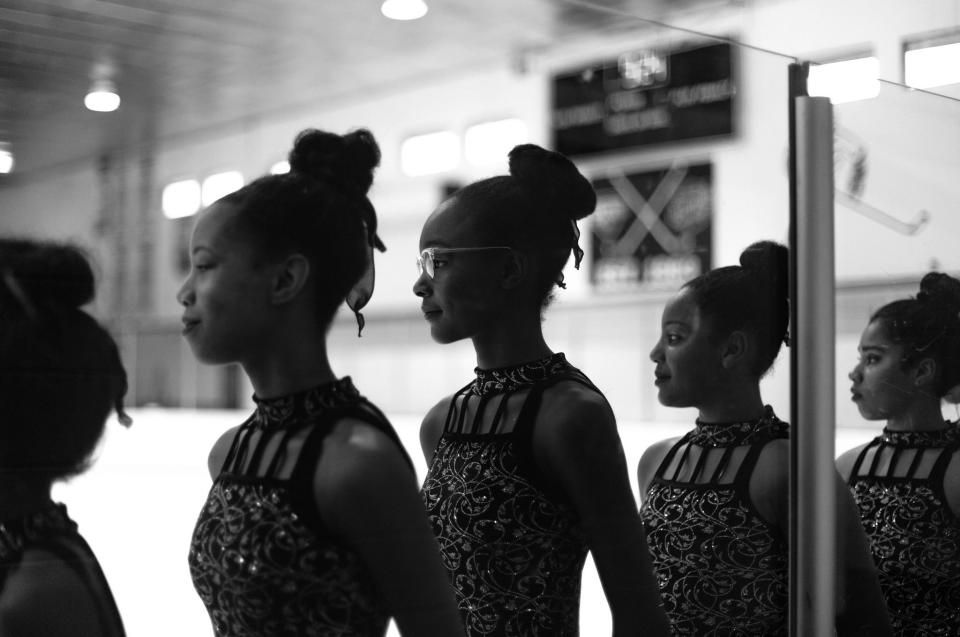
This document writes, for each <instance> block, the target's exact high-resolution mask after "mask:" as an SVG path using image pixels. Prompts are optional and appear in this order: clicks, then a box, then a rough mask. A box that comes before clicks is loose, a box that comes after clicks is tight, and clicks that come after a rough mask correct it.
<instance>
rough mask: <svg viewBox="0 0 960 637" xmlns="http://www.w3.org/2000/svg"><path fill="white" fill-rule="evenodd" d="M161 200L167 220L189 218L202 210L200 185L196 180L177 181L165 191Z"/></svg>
mask: <svg viewBox="0 0 960 637" xmlns="http://www.w3.org/2000/svg"><path fill="white" fill-rule="evenodd" d="M161 200H162V202H163V204H162V205H163V216H165V217H166V218H167V219H179V218H181V217H189V216H190V215H192V214H195V213H196V212H197V210H199V209H200V184H199V183H197V182H196V180H194V179H188V180H186V181H175V182H173V183H172V184H168V185H167V187H166V188H164V189H163V195H162V197H161Z"/></svg>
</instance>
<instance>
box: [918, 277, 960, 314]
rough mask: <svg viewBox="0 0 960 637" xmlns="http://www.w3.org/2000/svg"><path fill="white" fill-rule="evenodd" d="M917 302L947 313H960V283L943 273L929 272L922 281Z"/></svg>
mask: <svg viewBox="0 0 960 637" xmlns="http://www.w3.org/2000/svg"><path fill="white" fill-rule="evenodd" d="M917 300H918V301H919V302H921V303H924V304H927V305H932V306H934V308H936V309H942V310H944V311H947V312H951V313H957V312H960V281H958V280H957V279H955V278H953V277H952V276H950V275H948V274H944V273H943V272H928V273H927V274H925V275H924V277H923V279H921V280H920V292H918V293H917Z"/></svg>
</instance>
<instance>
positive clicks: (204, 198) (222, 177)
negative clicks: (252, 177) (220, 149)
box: [200, 170, 243, 206]
mask: <svg viewBox="0 0 960 637" xmlns="http://www.w3.org/2000/svg"><path fill="white" fill-rule="evenodd" d="M242 187H243V175H241V174H240V173H239V172H237V171H236V170H230V171H228V172H225V173H217V174H216V175H210V176H209V177H207V178H206V179H204V180H203V186H202V188H201V189H200V201H201V203H203V205H204V206H209V205H210V204H212V203H213V202H215V201H216V200H217V199H219V198H220V197H225V196H227V195H229V194H230V193H231V192H233V191H235V190H240V189H241V188H242Z"/></svg>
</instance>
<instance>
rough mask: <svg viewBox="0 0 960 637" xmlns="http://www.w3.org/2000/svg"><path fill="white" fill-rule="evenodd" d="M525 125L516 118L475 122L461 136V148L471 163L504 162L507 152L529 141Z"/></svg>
mask: <svg viewBox="0 0 960 637" xmlns="http://www.w3.org/2000/svg"><path fill="white" fill-rule="evenodd" d="M529 139H530V138H529V134H528V132H527V125H526V124H525V123H524V122H523V120H519V119H516V118H511V119H500V120H496V121H491V122H483V123H480V124H475V125H474V126H471V127H470V128H468V129H467V132H466V134H464V138H463V150H464V155H465V156H466V158H467V161H468V162H470V163H471V164H476V165H483V164H495V163H501V162H505V161H506V159H507V153H509V152H510V150H511V149H512V148H513V147H514V146H516V145H518V144H524V143H526V142H528V141H529Z"/></svg>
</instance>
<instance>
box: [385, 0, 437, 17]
mask: <svg viewBox="0 0 960 637" xmlns="http://www.w3.org/2000/svg"><path fill="white" fill-rule="evenodd" d="M380 13H382V14H383V15H385V16H386V17H388V18H390V19H391V20H417V19H418V18H422V17H423V16H425V15H427V5H426V3H425V2H423V0H384V3H383V4H382V5H380Z"/></svg>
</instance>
